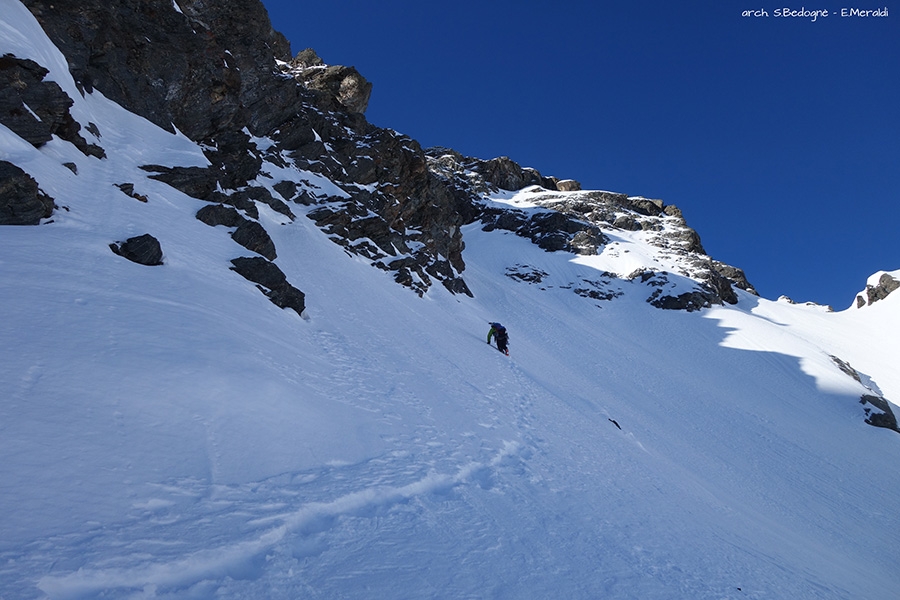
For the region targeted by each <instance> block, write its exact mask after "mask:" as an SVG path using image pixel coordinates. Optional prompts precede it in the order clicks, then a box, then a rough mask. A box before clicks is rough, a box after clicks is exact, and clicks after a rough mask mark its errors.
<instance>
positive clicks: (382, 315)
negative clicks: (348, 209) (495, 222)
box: [0, 0, 900, 600]
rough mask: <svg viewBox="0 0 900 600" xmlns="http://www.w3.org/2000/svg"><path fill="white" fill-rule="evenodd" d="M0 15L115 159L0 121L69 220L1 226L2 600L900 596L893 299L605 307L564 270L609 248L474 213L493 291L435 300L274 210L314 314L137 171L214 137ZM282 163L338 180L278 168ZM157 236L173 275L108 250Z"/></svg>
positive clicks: (633, 245)
mask: <svg viewBox="0 0 900 600" xmlns="http://www.w3.org/2000/svg"><path fill="white" fill-rule="evenodd" d="M0 9H2V10H0V32H2V37H0V44H2V46H0V54H2V53H6V52H12V53H14V54H16V55H17V56H20V57H23V58H33V59H34V60H37V61H38V62H40V63H41V64H43V65H44V66H46V67H48V68H50V69H51V75H50V78H52V79H53V80H54V81H57V82H59V83H60V85H61V86H62V87H63V89H64V90H66V91H67V92H68V93H69V95H70V96H71V97H72V98H73V99H74V100H75V106H74V107H73V109H72V112H73V115H74V116H75V118H76V119H78V120H79V121H80V122H81V123H82V125H86V124H87V121H88V120H90V121H92V122H94V123H95V124H96V125H97V128H98V130H99V131H100V132H101V137H100V138H99V139H96V140H94V139H92V140H91V141H93V142H96V143H98V144H100V145H102V146H103V148H104V149H105V150H106V153H107V156H108V158H106V159H103V160H99V159H96V158H93V157H86V156H84V155H82V154H81V153H80V152H78V151H77V150H76V149H75V148H74V147H72V146H71V145H70V144H68V143H66V142H63V141H61V140H58V139H54V140H53V141H52V142H50V143H48V144H47V145H45V146H44V147H42V148H41V149H40V150H38V149H35V148H34V147H32V146H31V145H30V144H28V143H26V142H24V141H23V140H21V139H20V138H18V137H17V136H16V135H15V134H13V133H12V132H11V131H9V130H8V129H6V128H4V127H3V126H0V159H2V160H7V161H11V162H14V163H15V164H17V165H19V166H20V167H21V168H23V169H24V170H26V171H27V172H28V173H29V174H31V175H32V176H33V177H34V178H35V179H36V180H37V181H38V183H39V184H40V186H41V188H42V189H44V190H45V191H46V192H47V193H49V194H50V195H51V196H53V197H54V198H55V199H56V202H57V204H58V205H60V206H61V207H65V208H60V209H58V210H56V211H55V212H54V215H53V222H52V223H48V224H43V225H40V226H37V227H3V228H0V307H2V313H3V314H2V319H0V365H2V366H0V390H3V393H2V397H0V481H2V486H0V515H2V516H0V598H3V599H4V600H6V599H12V598H54V599H56V598H97V597H104V598H360V597H370V598H516V599H520V598H550V597H553V598H640V599H670V598H692V599H702V598H715V599H723V598H734V599H737V598H766V599H769V598H867V599H879V598H883V599H888V598H895V597H896V593H897V589H898V586H900V565H898V562H897V557H898V556H900V536H898V535H897V532H896V529H897V522H898V521H897V519H898V514H900V493H898V492H900V461H898V460H897V456H898V452H900V436H898V435H897V433H895V432H893V431H889V430H886V429H878V428H874V427H871V426H869V425H867V424H865V423H864V413H863V407H862V406H861V405H860V402H859V398H860V396H861V395H862V394H866V393H871V392H872V391H875V392H879V393H882V394H883V395H885V396H886V397H887V398H888V399H891V400H895V401H896V400H897V398H900V380H898V376H897V371H896V364H897V359H898V357H900V349H898V347H897V344H898V341H897V340H898V335H897V333H898V331H900V294H893V295H891V296H888V297H887V298H886V299H884V300H882V301H880V302H877V303H875V304H872V305H871V306H866V307H863V308H861V309H855V308H853V309H848V310H845V311H842V312H838V313H829V312H826V311H825V310H824V309H822V308H821V307H810V306H805V305H794V304H788V303H786V302H773V301H769V300H765V299H761V298H756V297H753V296H750V295H748V294H745V293H742V292H741V293H739V296H740V303H739V304H738V305H737V306H724V307H719V308H714V309H710V310H706V311H702V312H697V313H685V312H678V311H663V310H659V309H656V308H653V307H651V306H650V305H648V304H647V303H646V302H644V299H645V298H644V296H645V295H646V290H645V289H644V288H641V287H640V286H638V285H637V284H633V285H632V284H630V283H628V282H623V283H622V285H623V295H622V296H621V297H619V298H616V299H614V300H612V301H595V300H592V299H589V298H583V297H580V296H578V295H576V294H574V293H572V290H571V289H569V288H570V287H571V284H572V283H573V282H576V281H579V280H581V279H585V278H592V277H597V274H598V271H597V269H598V268H602V269H607V268H610V266H611V264H612V263H609V262H607V263H603V264H602V265H600V264H593V265H592V264H591V262H590V260H584V259H576V258H575V257H573V255H570V254H566V253H547V252H544V251H542V250H540V249H539V248H538V247H537V246H535V245H533V244H532V243H531V242H529V241H528V240H525V239H523V238H520V237H516V236H515V235H513V234H509V233H506V232H502V231H493V232H484V231H481V229H480V227H479V226H478V225H477V224H476V225H472V226H469V227H467V228H466V229H465V230H464V236H465V241H466V250H465V255H464V258H465V260H466V264H467V268H466V270H465V272H464V274H463V275H464V277H465V279H466V282H467V283H468V285H469V287H470V288H471V290H472V291H473V293H474V296H475V297H474V299H472V298H468V297H464V296H453V295H451V294H449V293H448V292H446V291H445V290H444V289H443V288H441V286H433V287H432V288H431V290H430V291H429V292H428V293H427V294H426V295H425V297H424V298H419V297H417V296H416V295H415V294H414V293H412V292H410V291H409V290H408V289H406V288H403V287H401V286H399V285H397V284H395V283H394V282H393V281H392V280H391V278H390V276H389V275H388V274H385V273H384V272H382V271H380V270H378V269H374V268H372V267H371V266H370V265H369V264H368V261H365V260H363V259H361V258H359V257H350V256H348V255H347V254H346V253H345V252H344V251H343V249H342V248H341V247H340V246H338V245H337V244H334V243H332V242H331V241H330V240H328V239H327V237H326V235H325V234H324V233H322V232H321V231H320V230H318V229H317V228H316V227H315V225H314V224H313V222H312V221H311V220H309V219H307V218H305V217H303V216H300V217H299V218H298V219H296V221H293V222H288V221H287V220H286V219H285V218H284V217H282V216H281V215H277V214H275V213H273V212H272V211H270V210H267V209H266V207H264V206H261V207H260V213H261V215H262V217H261V218H262V219H263V220H265V224H266V228H267V229H268V231H269V232H270V233H271V234H272V237H273V239H274V241H275V244H276V246H277V248H278V251H279V258H278V260H277V264H278V265H279V266H280V267H281V269H282V270H283V271H284V272H285V274H286V275H287V277H288V279H289V280H290V281H291V282H292V283H294V284H295V285H296V286H297V287H299V288H300V289H302V290H303V291H304V292H305V293H306V299H307V305H308V308H307V311H306V314H305V318H300V317H299V316H297V315H296V313H294V312H293V311H289V310H281V309H279V308H277V307H275V306H274V305H273V304H271V303H270V302H269V301H268V300H267V299H266V298H265V297H264V296H263V295H262V294H260V293H259V291H258V290H257V289H255V287H254V286H253V285H252V284H250V283H249V282H247V281H246V280H244V279H243V278H241V277H240V276H239V275H237V274H236V273H234V272H232V271H230V270H229V269H228V266H229V260H230V259H231V258H234V257H235V256H238V255H241V254H245V252H244V251H243V249H242V248H240V247H239V246H237V245H236V244H235V243H234V242H232V241H231V239H230V237H229V235H228V232H227V231H226V230H225V229H224V228H221V227H218V228H212V227H208V226H206V225H204V224H203V223H201V222H199V221H197V220H196V219H195V218H194V214H195V213H196V211H197V210H198V209H199V208H200V207H201V206H203V203H202V202H199V201H197V200H194V199H191V198H189V197H187V196H185V195H183V194H181V193H180V192H177V191H175V190H174V189H172V188H170V187H168V186H166V185H165V184H163V183H161V182H158V181H154V180H152V179H148V178H147V177H146V173H145V172H143V171H141V170H140V169H138V166H140V165H142V164H148V163H155V164H164V165H172V166H174V165H185V166H187V165H203V164H206V162H205V158H204V157H203V154H202V152H201V149H200V148H199V147H197V146H196V145H194V144H193V143H192V142H190V141H189V140H187V139H186V138H184V136H180V135H172V134H169V133H167V132H165V131H162V130H160V129H158V128H156V127H154V126H153V125H151V124H150V123H149V122H147V121H146V120H144V119H141V118H139V117H136V116H134V115H132V114H130V113H128V112H126V111H124V110H123V109H121V108H120V107H118V106H116V105H114V104H113V103H111V102H109V101H108V100H106V99H104V98H103V97H102V95H101V94H100V93H99V92H97V91H95V92H94V93H93V94H88V95H85V96H84V97H82V96H81V95H80V94H78V93H77V92H76V91H74V90H75V87H74V84H73V82H72V81H71V78H70V77H69V75H68V73H67V71H65V68H64V65H65V61H64V59H62V58H61V55H59V54H58V52H57V51H56V49H55V48H53V46H52V44H51V43H50V42H49V40H47V38H46V37H45V36H44V35H43V33H42V32H41V31H40V29H39V27H38V26H37V24H36V22H35V21H34V19H33V18H32V17H31V15H30V13H28V12H27V10H25V9H24V7H22V6H21V4H19V3H18V2H15V1H14V0H0ZM82 131H84V129H82ZM258 143H260V144H262V143H265V140H258ZM63 162H74V163H76V164H77V167H78V175H75V174H74V173H73V172H72V171H70V170H69V169H68V168H66V167H64V166H62V163H63ZM266 169H267V170H269V171H270V172H274V169H275V168H274V166H271V165H270V166H267V167H266ZM284 178H290V179H292V180H294V181H297V182H298V183H301V184H302V185H308V186H312V183H309V184H304V183H303V182H304V181H305V182H314V183H315V185H318V186H320V187H321V186H333V185H334V184H332V183H331V182H327V181H323V180H321V178H317V177H314V176H313V175H312V174H309V173H302V172H299V171H296V170H293V169H281V170H279V171H278V174H277V178H276V179H274V180H266V179H265V178H261V180H260V181H259V182H258V183H259V184H261V185H269V184H271V183H272V182H273V181H278V180H279V179H284ZM124 182H130V183H134V185H135V192H137V193H140V194H143V195H146V196H147V198H148V202H147V203H141V202H138V201H136V200H135V199H133V198H130V197H128V196H126V195H125V194H123V193H122V192H121V191H120V190H119V189H118V188H116V187H115V186H114V184H119V183H124ZM309 189H310V191H311V192H313V193H315V189H314V188H313V187H310V188H309ZM299 208H300V207H294V210H295V211H297V210H298V209H299ZM145 232H150V233H152V234H153V235H154V236H156V237H157V238H158V239H159V240H160V242H161V245H162V248H163V250H164V253H165V256H164V262H165V264H164V265H163V266H159V267H144V266H140V265H136V264H134V263H131V262H128V261H126V260H124V259H122V258H121V257H118V256H115V255H114V254H113V253H112V252H110V250H109V247H108V246H109V244H110V243H112V242H114V241H117V240H123V239H125V238H127V237H129V236H132V235H139V234H142V233H145ZM617 241H618V248H619V251H620V253H624V251H625V250H629V251H630V252H629V254H630V255H631V256H630V257H628V260H631V259H632V258H631V257H633V256H649V255H650V253H651V250H650V249H648V248H647V247H646V246H644V245H642V244H641V242H640V240H637V239H631V238H628V237H627V236H626V235H624V234H623V235H622V237H621V239H619V240H617ZM614 259H615V257H614V256H610V255H607V256H605V257H604V256H603V255H601V256H600V257H597V259H596V260H608V261H611V260H614ZM623 260H624V258H623ZM515 265H528V266H529V267H533V268H535V269H540V270H541V271H542V272H544V273H545V274H546V277H545V278H544V280H543V281H542V282H541V284H540V285H537V284H529V283H526V282H524V281H517V280H513V279H511V278H510V277H507V276H506V275H505V274H506V273H507V270H508V269H509V268H510V267H513V266H515ZM898 275H900V274H898ZM853 291H855V290H850V291H848V292H850V293H852V292H853ZM848 298H849V294H848ZM493 320H499V321H501V322H503V323H504V324H505V325H506V326H507V328H508V329H509V332H510V349H511V356H510V357H506V356H504V355H502V354H500V353H499V352H497V351H496V349H493V348H491V347H489V346H488V345H487V344H486V343H485V340H486V334H487V329H488V325H487V322H488V321H493ZM831 356H836V357H838V358H840V359H841V360H843V361H846V362H848V363H849V364H850V365H852V367H853V368H854V369H856V370H857V371H858V372H859V374H860V375H861V381H860V382H857V381H856V380H854V379H853V378H851V377H850V376H848V375H847V374H846V373H844V372H843V371H841V370H840V369H839V368H838V366H837V365H836V363H835V361H834V360H833V359H832V358H831ZM867 386H868V387H867ZM612 421H615V423H613V422H612ZM620 427H621V429H620Z"/></svg>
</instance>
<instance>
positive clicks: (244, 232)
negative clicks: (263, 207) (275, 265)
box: [231, 220, 277, 260]
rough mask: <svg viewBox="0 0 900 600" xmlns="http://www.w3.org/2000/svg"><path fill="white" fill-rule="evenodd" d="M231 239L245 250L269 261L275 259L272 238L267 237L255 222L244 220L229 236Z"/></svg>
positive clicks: (261, 227)
mask: <svg viewBox="0 0 900 600" xmlns="http://www.w3.org/2000/svg"><path fill="white" fill-rule="evenodd" d="M231 239H233V240H234V241H235V242H237V243H238V244H240V245H241V246H243V247H244V248H246V249H247V250H250V251H251V252H256V253H257V254H259V255H262V256H265V257H266V258H268V259H269V260H275V259H276V258H277V254H276V252H275V244H274V242H272V238H271V237H269V234H268V233H267V232H266V230H265V229H264V228H263V226H262V225H260V224H259V223H257V222H256V221H248V220H244V222H243V223H241V224H240V225H239V226H238V228H237V229H236V230H235V231H234V233H232V234H231Z"/></svg>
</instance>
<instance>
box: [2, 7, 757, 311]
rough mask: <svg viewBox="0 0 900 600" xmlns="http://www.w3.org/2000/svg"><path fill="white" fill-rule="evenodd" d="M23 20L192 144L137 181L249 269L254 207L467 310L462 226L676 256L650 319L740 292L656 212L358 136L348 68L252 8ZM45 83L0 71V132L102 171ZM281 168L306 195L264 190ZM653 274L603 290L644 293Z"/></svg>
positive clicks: (726, 269)
mask: <svg viewBox="0 0 900 600" xmlns="http://www.w3.org/2000/svg"><path fill="white" fill-rule="evenodd" d="M24 4H25V5H26V6H27V7H28V9H29V10H30V11H31V12H32V13H33V15H34V16H35V17H36V18H37V20H38V21H39V23H40V24H41V26H42V28H43V29H44V31H45V32H46V33H47V34H48V35H49V36H50V38H51V40H52V41H53V43H54V44H55V45H56V46H57V47H58V48H59V49H60V50H61V51H62V52H63V54H64V55H65V60H66V61H67V66H68V69H69V71H70V73H71V74H72V77H73V79H74V80H75V82H76V85H77V87H78V90H79V93H81V94H91V93H93V92H94V90H96V91H98V92H100V93H102V94H103V95H104V96H105V97H107V98H109V99H110V100H113V101H114V102H116V103H118V104H119V105H121V106H123V107H124V108H126V109H127V110H129V111H131V112H133V113H136V114H138V115H141V116H143V117H145V118H146V119H148V120H149V121H151V122H152V123H155V124H156V125H158V126H160V127H162V128H165V129H168V130H170V131H178V132H180V133H182V134H184V135H186V136H187V137H189V138H190V139H192V140H194V141H196V142H199V143H201V144H202V147H203V148H204V154H205V156H206V158H207V159H208V162H209V165H208V166H206V167H177V166H176V167H163V166H160V165H154V164H146V165H143V167H142V168H143V169H144V170H145V171H146V172H147V173H148V176H149V177H151V178H154V179H158V180H160V181H163V182H165V183H167V184H169V185H170V186H173V187H174V188H176V189H178V190H180V191H182V192H183V193H185V194H187V195H189V196H191V197H193V198H196V199H199V200H202V201H205V202H208V203H209V205H208V206H206V207H204V208H202V209H201V210H200V211H199V212H198V213H197V218H198V219H200V220H201V221H203V222H204V223H207V224H208V225H211V226H216V225H224V226H225V227H228V228H232V229H234V231H233V232H232V238H233V239H234V241H235V242H236V243H238V244H240V245H241V246H243V247H244V248H246V249H248V250H250V251H251V252H253V253H254V254H256V255H259V256H260V257H262V258H263V259H265V260H268V261H274V260H275V259H276V257H277V248H276V247H275V245H274V243H273V242H272V239H271V237H270V235H269V233H268V232H266V230H265V227H264V225H263V224H262V223H261V222H260V221H259V213H258V211H259V208H258V207H260V206H267V207H268V208H271V209H272V210H274V211H276V212H278V213H280V214H281V215H284V216H285V217H286V218H289V219H292V220H293V219H296V218H297V216H296V215H297V214H301V215H304V218H310V219H312V220H313V221H314V222H315V223H316V224H317V225H318V226H319V227H320V228H322V229H323V230H324V231H326V232H327V233H328V235H329V236H330V237H331V239H332V240H333V241H334V242H335V243H337V244H340V245H341V246H342V247H343V248H345V249H346V251H347V252H348V253H350V254H352V255H356V256H359V257H362V258H364V259H365V260H367V261H369V262H370V263H371V264H372V265H373V266H375V267H377V268H379V269H383V270H384V271H387V272H388V273H390V274H391V275H392V276H393V278H394V279H395V280H396V281H397V282H398V283H400V284H402V285H404V286H407V287H409V288H411V289H412V290H413V291H415V292H416V293H418V294H420V295H421V294H424V293H425V292H426V291H427V290H428V289H429V287H430V286H431V285H432V284H433V283H434V282H440V283H441V284H442V285H444V286H445V287H446V288H447V289H449V290H451V291H452V292H454V293H461V294H471V291H470V290H469V287H468V286H467V284H466V282H465V276H464V272H465V267H466V265H465V261H464V258H463V249H464V240H463V235H462V231H461V228H462V227H464V226H466V225H468V224H471V223H474V222H480V223H481V224H482V225H483V227H484V228H485V229H487V230H491V229H502V230H508V231H511V232H514V233H515V234H516V235H519V236H522V237H525V238H527V239H530V240H531V241H532V242H534V243H535V244H537V245H539V246H540V247H541V248H543V249H545V250H547V251H548V252H557V251H563V252H572V253H577V254H596V253H598V252H602V251H603V249H604V247H605V246H606V245H607V244H608V243H609V236H608V234H607V232H610V231H618V230H629V231H634V230H643V231H648V232H654V235H652V236H651V237H649V238H648V241H649V243H651V244H655V245H656V246H658V247H659V249H660V250H661V251H663V252H666V253H669V254H670V255H672V256H676V255H677V256H678V257H679V260H677V261H676V262H675V263H673V264H675V265H677V266H676V271H677V273H676V275H678V276H683V277H688V278H690V279H691V280H693V281H695V282H696V284H695V286H694V289H691V290H689V291H682V292H680V293H679V295H677V296H670V295H666V294H664V293H661V292H659V293H657V294H656V295H655V296H654V297H653V298H652V299H649V301H650V302H651V303H653V304H654V305H655V306H658V307H660V308H675V309H687V310H695V309H697V308H701V307H706V306H710V305H711V304H717V303H722V302H734V301H735V297H734V292H733V290H732V286H736V287H739V288H741V289H744V290H750V291H752V289H753V288H752V286H751V285H750V284H749V283H748V282H747V280H746V278H745V277H744V274H743V273H742V272H741V271H740V270H739V269H736V268H734V267H730V266H728V265H724V264H722V263H720V262H718V261H715V260H713V259H712V258H710V257H708V256H707V255H706V253H705V252H704V250H703V247H702V245H701V244H700V238H699V236H698V235H697V234H696V232H694V231H693V230H692V229H690V228H689V227H688V226H687V224H686V223H685V222H684V219H683V217H682V215H681V213H680V211H679V210H678V209H677V208H675V207H674V206H667V205H665V204H664V203H663V202H661V201H659V200H646V199H643V198H635V197H629V196H627V195H624V194H615V193H608V192H591V191H582V190H581V186H580V184H579V183H578V182H577V181H574V180H571V179H559V178H556V177H548V176H544V175H542V174H541V173H540V172H538V171H537V170H535V169H533V168H527V167H521V166H520V165H518V164H516V163H515V162H514V161H512V160H510V159H509V158H507V157H499V158H494V159H491V160H481V159H476V158H470V157H464V156H462V155H460V154H459V153H457V152H454V151H453V150H448V149H444V148H432V149H426V150H423V149H422V148H421V147H420V145H419V144H418V143H417V142H416V141H415V140H413V139H411V138H410V137H408V136H405V135H403V134H401V133H398V132H396V131H393V130H390V129H384V128H379V127H376V126H374V125H372V124H370V123H369V122H368V121H367V120H366V118H365V116H364V114H363V113H364V112H365V110H366V107H367V105H368V101H369V97H370V94H371V93H372V84H371V83H369V82H368V81H366V79H365V78H364V77H363V76H362V75H361V74H360V73H359V72H358V71H357V70H356V69H355V68H352V67H344V66H333V65H328V64H326V63H325V62H324V61H323V59H322V58H320V57H319V56H318V55H317V54H316V52H315V50H313V49H304V50H302V51H301V52H299V53H297V54H296V56H292V54H291V50H290V45H289V43H288V42H287V40H286V39H285V38H284V36H282V35H281V34H279V33H278V32H276V31H275V30H274V29H273V28H272V25H271V23H270V21H269V19H268V16H267V13H266V11H265V9H264V7H263V6H262V5H261V4H260V3H259V2H258V1H257V0H237V1H230V2H225V1H197V0H192V1H179V2H177V3H172V2H171V1H170V0H155V1H147V0H123V1H121V2H117V3H116V5H115V8H114V9H110V7H109V4H108V3H104V2H100V1H99V0H86V1H84V2H77V3H75V2H62V3H60V2H57V3H51V2H49V1H47V0H26V1H25V2H24ZM46 73H47V70H46V69H45V68H44V67H43V66H41V65H39V64H37V63H35V62H34V61H32V60H28V59H26V58H23V57H17V56H12V55H6V56H4V57H2V58H0V77H2V78H4V79H5V80H6V81H7V85H6V86H4V88H3V89H4V92H3V93H2V94H0V122H2V123H3V124H4V125H6V126H7V127H9V128H10V129H11V130H12V131H14V132H16V133H17V134H19V135H20V136H21V137H23V138H24V139H26V140H28V141H29V142H31V143H32V144H34V145H35V146H40V145H42V144H44V143H46V141H48V140H49V139H50V137H51V136H52V135H58V136H59V137H61V138H62V139H65V140H68V141H71V142H72V143H73V144H75V145H76V146H77V147H78V148H79V149H80V150H81V151H82V152H84V153H86V154H90V155H93V156H96V157H99V158H102V157H103V153H104V150H103V147H102V146H103V142H102V139H103V135H104V133H106V132H101V131H98V130H97V128H96V125H94V124H93V123H89V124H86V125H85V127H86V128H87V130H86V133H87V135H88V137H90V138H91V140H92V141H88V140H87V139H86V138H85V137H84V135H83V133H85V132H82V127H81V125H79V123H77V122H76V121H75V120H74V119H73V118H72V116H71V115H70V114H69V113H68V107H69V106H71V103H72V100H71V98H68V97H67V96H66V95H65V93H63V92H62V90H61V89H60V88H59V86H58V85H56V84H55V83H53V82H49V81H46V80H45V79H44V76H45V75H46ZM287 166H292V167H294V168H296V169H299V170H301V171H303V172H307V173H310V174H312V175H314V176H321V178H322V179H321V180H318V179H315V177H310V178H308V180H306V181H301V182H297V181H294V180H292V179H279V172H280V171H281V170H282V169H284V168H285V167H287ZM5 168H7V169H14V167H13V166H12V165H10V166H8V167H5ZM322 181H327V182H328V183H327V184H326V185H323V184H322ZM17 182H18V183H17ZM122 185H126V186H131V187H130V188H127V187H126V188H122V189H123V191H124V190H126V189H132V190H133V188H134V184H133V183H130V182H125V183H124V184H122ZM10 186H17V187H16V189H21V190H23V191H22V192H21V193H19V192H17V193H16V194H13V195H14V196H15V198H10V196H9V192H4V193H3V194H0V218H2V219H3V222H5V223H10V224H13V223H31V224H36V223H38V222H40V220H41V219H48V218H50V217H51V207H52V205H53V199H52V198H50V197H49V196H47V195H46V194H45V193H44V192H42V191H39V190H37V188H36V186H34V185H32V184H30V183H29V181H28V179H27V175H25V174H17V175H16V176H15V178H10V180H9V182H8V183H5V184H4V189H5V188H9V187H10ZM526 188H530V189H532V190H534V194H533V197H534V200H535V202H536V204H537V205H538V206H540V207H541V210H539V211H537V212H531V213H529V214H526V213H525V212H523V211H522V210H519V209H516V208H512V207H510V208H504V207H501V206H499V205H496V204H495V203H492V202H490V201H489V200H488V199H489V198H490V197H491V194H494V193H496V192H499V191H519V190H523V189H526ZM126 193H127V192H126ZM274 266H275V265H274V263H273V267H274ZM275 268H277V267H275ZM667 276H669V274H668V273H651V272H648V271H647V270H643V271H642V272H640V273H617V274H615V277H617V278H625V279H627V280H629V281H634V280H637V279H639V280H640V281H642V282H644V283H646V284H647V285H651V286H652V285H654V284H656V285H657V286H658V284H659V283H660V282H661V281H662V280H664V279H665V278H666V277H667ZM607 295H609V294H607ZM610 297H615V294H612V296H610Z"/></svg>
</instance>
